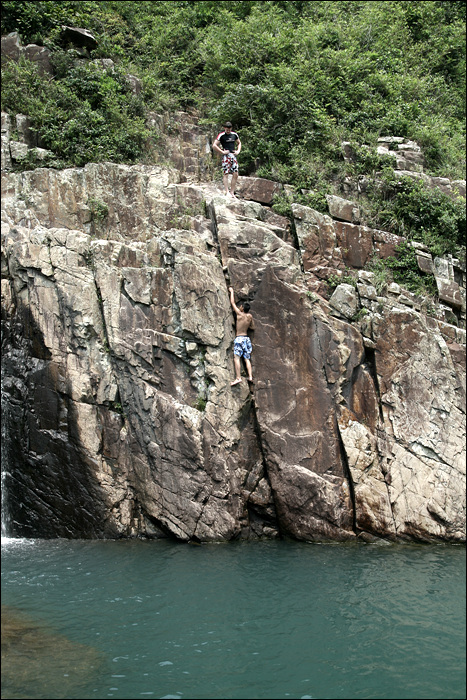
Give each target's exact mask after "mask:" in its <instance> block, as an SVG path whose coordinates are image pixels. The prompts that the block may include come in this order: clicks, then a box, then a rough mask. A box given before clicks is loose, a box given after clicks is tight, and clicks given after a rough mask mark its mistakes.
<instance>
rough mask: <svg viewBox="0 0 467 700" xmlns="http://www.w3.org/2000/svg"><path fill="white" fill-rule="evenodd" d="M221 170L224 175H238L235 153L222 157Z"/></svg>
mask: <svg viewBox="0 0 467 700" xmlns="http://www.w3.org/2000/svg"><path fill="white" fill-rule="evenodd" d="M222 170H223V171H224V175H230V174H231V173H238V162H237V158H236V156H235V153H226V154H225V155H223V156H222Z"/></svg>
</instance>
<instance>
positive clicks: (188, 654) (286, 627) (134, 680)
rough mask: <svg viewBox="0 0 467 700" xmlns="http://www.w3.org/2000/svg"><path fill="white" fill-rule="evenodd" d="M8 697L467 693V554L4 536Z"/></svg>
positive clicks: (438, 549)
mask: <svg viewBox="0 0 467 700" xmlns="http://www.w3.org/2000/svg"><path fill="white" fill-rule="evenodd" d="M2 564H3V565H2V604H3V606H5V607H4V610H3V611H2V624H3V622H4V623H5V625H6V627H5V629H6V632H7V634H6V635H2V638H3V639H4V640H5V638H6V642H5V641H4V644H5V645H6V649H7V651H6V652H5V651H4V649H3V645H2V698H83V699H84V698H181V699H190V698H191V699H197V698H203V699H210V698H213V699H216V698H217V699H224V698H225V699H228V698H234V699H235V698H239V699H242V698H375V699H377V698H433V699H435V698H451V699H453V698H465V693H466V687H465V651H466V649H465V549H464V548H463V547H459V546H448V545H446V546H432V545H430V546H416V545H365V544H347V545H342V544H338V545H316V544H306V543H299V542H290V541H287V542H286V541H271V542H257V543H251V542H249V543H245V542H243V543H242V542H238V543H228V544H221V545H203V546H194V545H187V544H178V543H174V542H170V541H166V540H163V541H68V540H48V541H47V540H4V539H2Z"/></svg>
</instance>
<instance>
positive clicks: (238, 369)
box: [230, 355, 242, 386]
mask: <svg viewBox="0 0 467 700" xmlns="http://www.w3.org/2000/svg"><path fill="white" fill-rule="evenodd" d="M234 367H235V379H234V381H233V382H230V386H234V384H239V383H240V382H241V381H242V378H241V376H240V373H241V369H242V366H241V364H240V358H239V356H238V355H234Z"/></svg>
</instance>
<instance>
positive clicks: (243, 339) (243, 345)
mask: <svg viewBox="0 0 467 700" xmlns="http://www.w3.org/2000/svg"><path fill="white" fill-rule="evenodd" d="M252 352H253V348H252V347H251V340H250V339H249V337H248V336H247V335H237V337H236V338H235V340H234V355H238V357H244V358H245V360H249V359H250V357H251V353H252Z"/></svg>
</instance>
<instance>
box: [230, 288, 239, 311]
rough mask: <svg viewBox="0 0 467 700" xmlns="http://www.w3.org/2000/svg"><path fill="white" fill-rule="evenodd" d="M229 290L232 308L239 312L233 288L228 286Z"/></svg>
mask: <svg viewBox="0 0 467 700" xmlns="http://www.w3.org/2000/svg"><path fill="white" fill-rule="evenodd" d="M229 292H230V303H231V304H232V308H233V310H234V311H235V313H236V314H239V313H240V309H239V308H238V306H237V305H236V303H235V297H234V290H233V287H229Z"/></svg>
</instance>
